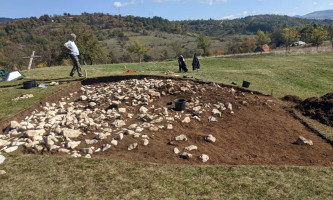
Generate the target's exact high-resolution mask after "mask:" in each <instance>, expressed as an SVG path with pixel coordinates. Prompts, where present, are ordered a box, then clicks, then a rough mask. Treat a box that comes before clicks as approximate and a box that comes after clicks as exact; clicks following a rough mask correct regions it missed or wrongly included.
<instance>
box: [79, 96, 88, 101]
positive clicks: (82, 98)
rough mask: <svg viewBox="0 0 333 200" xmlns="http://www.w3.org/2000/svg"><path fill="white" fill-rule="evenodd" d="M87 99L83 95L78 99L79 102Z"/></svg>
mask: <svg viewBox="0 0 333 200" xmlns="http://www.w3.org/2000/svg"><path fill="white" fill-rule="evenodd" d="M87 99H88V97H87V96H85V95H81V96H80V98H79V100H80V101H86V100H87Z"/></svg>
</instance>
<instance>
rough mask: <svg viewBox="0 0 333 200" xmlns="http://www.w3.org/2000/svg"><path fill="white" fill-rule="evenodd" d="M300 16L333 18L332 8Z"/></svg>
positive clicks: (306, 17)
mask: <svg viewBox="0 0 333 200" xmlns="http://www.w3.org/2000/svg"><path fill="white" fill-rule="evenodd" d="M301 18H305V19H321V20H325V19H332V20H333V10H322V11H316V12H312V13H309V14H306V15H303V16H301Z"/></svg>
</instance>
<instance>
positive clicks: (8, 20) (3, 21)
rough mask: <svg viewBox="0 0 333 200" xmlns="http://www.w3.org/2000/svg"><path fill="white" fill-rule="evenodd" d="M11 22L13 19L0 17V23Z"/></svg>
mask: <svg viewBox="0 0 333 200" xmlns="http://www.w3.org/2000/svg"><path fill="white" fill-rule="evenodd" d="M13 20H14V19H12V18H7V17H0V23H5V22H10V21H13Z"/></svg>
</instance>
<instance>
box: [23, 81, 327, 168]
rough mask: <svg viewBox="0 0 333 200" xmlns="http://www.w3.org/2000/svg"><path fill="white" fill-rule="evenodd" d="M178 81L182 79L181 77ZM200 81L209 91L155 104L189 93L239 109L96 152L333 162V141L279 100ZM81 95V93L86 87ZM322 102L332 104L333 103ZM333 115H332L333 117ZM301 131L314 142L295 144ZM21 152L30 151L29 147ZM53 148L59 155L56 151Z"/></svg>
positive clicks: (147, 157)
mask: <svg viewBox="0 0 333 200" xmlns="http://www.w3.org/2000/svg"><path fill="white" fill-rule="evenodd" d="M175 81H180V82H181V80H175ZM95 82H97V81H95ZM97 84H98V83H97ZM100 84H103V83H100ZM195 84H198V86H199V87H200V88H205V89H206V91H205V92H198V93H196V94H194V95H193V94H188V93H184V94H176V95H167V96H162V97H161V98H160V99H159V100H158V101H155V102H154V103H153V105H155V107H172V106H168V102H173V100H174V99H177V98H184V99H186V100H189V99H191V98H193V97H200V98H201V102H202V103H216V102H223V103H225V102H230V103H232V105H233V111H234V114H231V113H230V111H229V112H228V111H225V112H224V111H223V112H222V116H221V117H216V118H217V120H218V122H209V121H208V117H209V116H211V114H210V113H209V112H205V113H203V114H202V115H200V118H201V121H200V122H199V121H196V120H193V119H191V122H190V123H188V124H184V123H181V122H177V123H173V127H174V128H173V130H166V129H163V130H159V131H158V132H154V133H153V132H145V134H147V135H148V136H149V137H150V140H149V141H150V143H149V145H148V146H143V145H142V144H141V143H139V146H138V148H137V149H134V150H132V151H128V150H127V147H128V145H129V144H131V143H133V142H136V141H137V139H134V138H132V137H131V136H125V137H124V139H123V140H121V141H120V142H119V143H118V146H117V147H112V148H111V149H109V150H107V151H105V152H99V153H95V154H93V155H92V157H107V158H112V159H119V160H120V159H121V160H135V161H149V162H156V163H164V164H189V165H197V164H203V163H202V162H201V161H200V159H199V158H198V157H199V156H200V155H201V154H207V155H208V156H209V158H210V159H209V161H208V162H207V163H205V164H208V165H293V166H333V147H332V145H331V144H329V143H327V142H326V141H325V140H323V139H322V138H320V137H319V136H317V135H316V134H314V133H313V132H311V131H310V130H309V129H308V128H306V127H305V126H304V125H303V124H302V123H301V122H300V121H298V120H296V119H295V118H294V117H293V116H292V115H291V114H290V113H289V112H288V111H287V110H286V109H285V108H284V106H285V105H283V104H282V103H280V102H279V100H277V99H274V98H272V97H268V96H264V95H260V94H254V93H251V92H250V91H245V90H243V91H240V90H237V89H236V92H235V93H234V94H232V93H230V91H228V90H226V89H221V88H217V87H215V86H212V85H209V84H202V83H195ZM77 95H80V93H78V94H77ZM61 97H63V94H59V95H58V96H56V95H54V96H53V98H52V100H53V101H54V102H57V101H59V99H60V98H61ZM324 98H328V99H330V100H329V101H328V102H327V103H325V105H326V106H328V105H332V104H329V102H331V103H332V98H331V97H330V96H326V97H322V98H320V99H310V100H308V102H324V101H326V100H325V99H324ZM49 102H51V101H49ZM304 102H305V101H304ZM309 104H310V103H309ZM313 104H314V103H313ZM318 104H320V103H318ZM306 105H307V103H304V108H306ZM314 105H317V104H314ZM314 105H313V106H312V107H311V108H316V109H317V108H319V107H320V106H314ZM320 108H322V109H324V108H325V109H328V108H329V107H320ZM127 109H128V110H129V111H133V112H136V111H137V109H138V108H136V107H130V106H129V107H127ZM174 112H177V111H174ZM186 113H188V114H192V111H191V110H188V109H187V110H185V111H184V113H183V115H184V114H186ZM330 113H331V114H332V106H331V107H330ZM331 117H332V115H331ZM330 119H331V121H332V118H330ZM131 122H132V123H135V122H137V119H135V118H133V119H132V121H131ZM129 124H130V122H129ZM163 125H165V124H163ZM180 134H185V135H186V136H187V138H188V140H187V141H185V142H184V141H182V142H180V141H174V138H175V137H176V136H178V135H180ZM208 134H212V135H213V136H214V137H216V139H217V141H216V142H215V143H208V142H206V141H205V140H204V137H205V136H207V135H208ZM299 136H303V137H305V138H308V139H310V140H312V141H313V144H314V145H313V146H305V145H296V144H294V142H295V141H296V140H297V138H298V137H299ZM91 137H92V134H90V133H88V134H87V135H86V136H84V138H91ZM84 138H83V137H82V138H80V139H84ZM108 141H110V139H108ZM105 143H106V141H100V142H99V143H97V144H96V145H94V146H97V147H98V145H100V146H101V145H102V144H105ZM189 145H196V146H198V150H193V151H191V152H190V153H191V154H193V158H191V159H189V160H186V159H182V158H180V157H179V155H176V154H175V153H174V152H173V149H174V147H178V148H179V150H180V151H181V152H183V151H184V148H185V147H187V146H189ZM89 146H91V145H86V144H85V143H84V142H82V143H81V145H80V146H79V148H84V147H89ZM21 152H24V150H22V151H21ZM45 153H47V152H45ZM53 153H54V154H56V155H58V153H56V152H53ZM53 153H52V154H53Z"/></svg>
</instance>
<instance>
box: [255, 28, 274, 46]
mask: <svg viewBox="0 0 333 200" xmlns="http://www.w3.org/2000/svg"><path fill="white" fill-rule="evenodd" d="M270 42H271V38H270V37H269V35H268V34H265V33H264V31H262V30H258V31H257V37H256V44H257V45H258V46H260V47H261V46H262V45H264V44H268V43H270Z"/></svg>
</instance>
